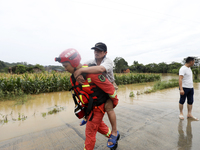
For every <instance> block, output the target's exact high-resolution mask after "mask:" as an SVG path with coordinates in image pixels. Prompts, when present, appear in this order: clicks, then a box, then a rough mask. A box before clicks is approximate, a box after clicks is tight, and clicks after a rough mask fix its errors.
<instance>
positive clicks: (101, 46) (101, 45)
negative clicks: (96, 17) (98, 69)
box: [91, 42, 107, 52]
mask: <svg viewBox="0 0 200 150" xmlns="http://www.w3.org/2000/svg"><path fill="white" fill-rule="evenodd" d="M91 49H98V50H100V51H105V52H106V51H107V46H106V44H104V43H101V42H99V43H97V44H95V46H94V47H92V48H91Z"/></svg>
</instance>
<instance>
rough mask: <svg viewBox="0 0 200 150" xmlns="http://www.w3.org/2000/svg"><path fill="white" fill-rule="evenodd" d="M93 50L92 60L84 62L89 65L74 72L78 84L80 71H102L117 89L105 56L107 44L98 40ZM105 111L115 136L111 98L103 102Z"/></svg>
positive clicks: (109, 143) (115, 128) (114, 120)
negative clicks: (93, 57)
mask: <svg viewBox="0 0 200 150" xmlns="http://www.w3.org/2000/svg"><path fill="white" fill-rule="evenodd" d="M91 49H92V50H94V56H95V59H94V60H90V61H87V62H86V63H85V64H89V65H91V67H88V68H80V69H79V70H76V71H75V72H74V76H75V78H76V79H77V81H78V82H79V83H80V84H83V82H84V78H83V76H82V75H81V74H82V73H102V74H103V75H104V76H105V77H107V78H108V80H109V81H110V82H111V83H112V84H113V86H114V87H115V89H116V90H117V89H118V87H117V85H116V83H115V80H114V75H113V62H112V60H110V59H109V58H107V57H106V54H107V46H106V44H104V43H102V42H99V43H96V44H95V46H94V47H92V48H91ZM105 111H106V112H107V114H108V118H109V121H110V124H111V127H112V135H113V136H117V121H116V114H115V111H114V110H113V104H112V100H111V99H108V100H107V102H106V104H105ZM85 123H87V121H86V120H82V122H81V123H80V125H84V124H85ZM109 145H111V146H112V145H113V143H112V141H111V139H109V140H108V146H109Z"/></svg>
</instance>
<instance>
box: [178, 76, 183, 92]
mask: <svg viewBox="0 0 200 150" xmlns="http://www.w3.org/2000/svg"><path fill="white" fill-rule="evenodd" d="M182 80H183V76H182V75H179V88H180V94H181V95H184V90H183V87H182Z"/></svg>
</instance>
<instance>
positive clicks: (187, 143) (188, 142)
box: [178, 119, 193, 150]
mask: <svg viewBox="0 0 200 150" xmlns="http://www.w3.org/2000/svg"><path fill="white" fill-rule="evenodd" d="M191 122H192V120H191V119H187V127H186V135H185V134H184V131H183V120H180V121H179V124H178V133H179V139H178V149H179V150H182V149H186V150H191V148H192V137H193V136H192V127H191Z"/></svg>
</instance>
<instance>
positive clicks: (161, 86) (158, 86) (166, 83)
mask: <svg viewBox="0 0 200 150" xmlns="http://www.w3.org/2000/svg"><path fill="white" fill-rule="evenodd" d="M178 86H179V82H178V80H177V79H172V80H169V81H162V82H161V81H159V82H156V84H154V86H153V87H152V88H151V89H148V90H146V91H144V93H145V94H147V93H152V92H156V91H158V90H163V89H168V88H173V87H178Z"/></svg>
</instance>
